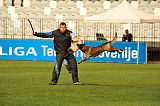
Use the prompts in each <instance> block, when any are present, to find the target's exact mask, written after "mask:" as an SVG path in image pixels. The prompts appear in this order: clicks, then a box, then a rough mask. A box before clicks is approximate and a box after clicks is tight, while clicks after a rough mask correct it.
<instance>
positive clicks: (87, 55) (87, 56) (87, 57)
mask: <svg viewBox="0 0 160 106" xmlns="http://www.w3.org/2000/svg"><path fill="white" fill-rule="evenodd" d="M89 57H90V56H89V54H88V53H87V54H86V58H84V59H82V60H81V61H80V62H78V64H80V63H82V62H83V61H86V60H88V59H89Z"/></svg>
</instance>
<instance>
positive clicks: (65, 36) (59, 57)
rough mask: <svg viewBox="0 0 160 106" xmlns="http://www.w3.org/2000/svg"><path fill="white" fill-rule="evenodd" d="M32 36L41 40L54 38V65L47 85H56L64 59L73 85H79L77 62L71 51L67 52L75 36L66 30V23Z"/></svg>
mask: <svg viewBox="0 0 160 106" xmlns="http://www.w3.org/2000/svg"><path fill="white" fill-rule="evenodd" d="M33 35H35V36H38V37H43V38H52V37H54V48H55V51H56V64H55V65H54V69H53V73H52V80H51V83H49V85H56V84H57V82H58V79H59V76H60V72H61V66H62V62H63V60H64V59H65V60H66V61H67V64H68V65H67V66H68V67H69V69H70V71H71V73H72V80H73V83H74V85H81V83H80V82H79V79H78V70H77V62H76V59H75V57H74V55H73V51H72V50H69V48H70V46H71V42H72V40H73V39H74V40H73V41H74V42H76V40H75V38H76V36H75V35H74V34H73V33H72V32H71V31H70V30H68V29H67V26H66V23H64V22H62V23H60V25H59V28H58V29H57V30H54V31H52V32H46V33H37V32H36V33H34V34H33Z"/></svg>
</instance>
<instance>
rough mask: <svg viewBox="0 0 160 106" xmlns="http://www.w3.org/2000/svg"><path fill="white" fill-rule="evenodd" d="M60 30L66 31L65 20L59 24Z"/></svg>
mask: <svg viewBox="0 0 160 106" xmlns="http://www.w3.org/2000/svg"><path fill="white" fill-rule="evenodd" d="M59 29H60V32H65V31H66V29H67V25H66V23H64V22H61V23H60V25H59Z"/></svg>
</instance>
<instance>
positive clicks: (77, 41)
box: [70, 32, 82, 44]
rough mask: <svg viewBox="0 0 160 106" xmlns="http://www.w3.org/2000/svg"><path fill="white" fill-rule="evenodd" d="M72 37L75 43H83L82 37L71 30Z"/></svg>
mask: <svg viewBox="0 0 160 106" xmlns="http://www.w3.org/2000/svg"><path fill="white" fill-rule="evenodd" d="M70 35H71V38H72V41H73V42H74V43H77V44H81V43H82V42H81V39H80V38H77V36H76V35H75V34H74V33H73V32H71V34H70Z"/></svg>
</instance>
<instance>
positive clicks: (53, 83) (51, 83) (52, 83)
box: [49, 82, 57, 85]
mask: <svg viewBox="0 0 160 106" xmlns="http://www.w3.org/2000/svg"><path fill="white" fill-rule="evenodd" d="M49 85H57V83H55V82H50V83H49Z"/></svg>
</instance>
